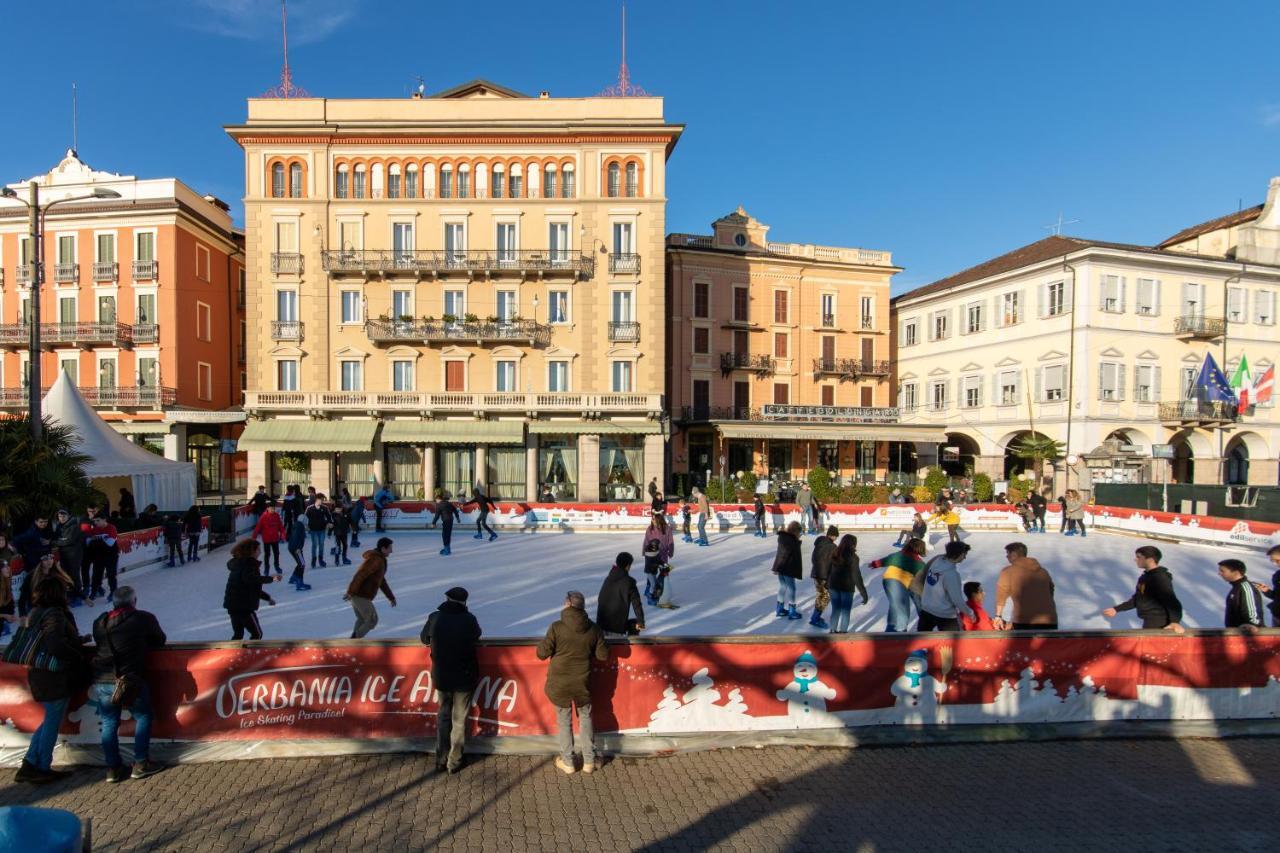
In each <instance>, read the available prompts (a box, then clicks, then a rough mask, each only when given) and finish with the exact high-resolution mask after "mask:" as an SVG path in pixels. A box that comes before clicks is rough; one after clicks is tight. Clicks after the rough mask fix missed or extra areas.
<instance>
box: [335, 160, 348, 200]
mask: <svg viewBox="0 0 1280 853" xmlns="http://www.w3.org/2000/svg"><path fill="white" fill-rule="evenodd" d="M350 194H351V171H350V169H349V167H348V166H347V164H346V163H343V164H342V165H341V166H339V167H338V173H337V174H336V175H334V176H333V195H334V197H335V198H347V196H349V195H350Z"/></svg>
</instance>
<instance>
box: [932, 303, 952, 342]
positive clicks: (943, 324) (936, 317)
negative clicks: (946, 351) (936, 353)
mask: <svg viewBox="0 0 1280 853" xmlns="http://www.w3.org/2000/svg"><path fill="white" fill-rule="evenodd" d="M950 327H951V312H950V311H949V310H946V311H934V312H933V316H932V317H931V318H930V322H929V340H931V341H942V340H946V338H947V336H948V335H950V334H951V328H950Z"/></svg>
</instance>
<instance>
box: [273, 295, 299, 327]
mask: <svg viewBox="0 0 1280 853" xmlns="http://www.w3.org/2000/svg"><path fill="white" fill-rule="evenodd" d="M276 320H278V321H279V322H281V323H296V322H298V291H296V290H277V291H276Z"/></svg>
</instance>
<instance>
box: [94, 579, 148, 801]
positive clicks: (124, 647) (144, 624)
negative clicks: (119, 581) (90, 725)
mask: <svg viewBox="0 0 1280 853" xmlns="http://www.w3.org/2000/svg"><path fill="white" fill-rule="evenodd" d="M111 605H112V609H111V610H109V611H108V612H106V613H103V614H102V615H101V616H99V617H98V618H97V619H95V620H94V621H93V642H94V645H95V646H96V647H97V649H96V652H95V654H94V657H93V686H92V687H90V688H89V701H90V702H92V703H93V704H94V705H95V706H96V707H97V710H98V716H99V717H101V718H102V755H103V758H104V759H105V760H106V763H107V781H108V782H123V781H124V780H125V779H129V778H133V779H145V778H146V777H147V776H150V775H152V774H153V773H156V772H158V771H160V770H161V769H163V768H162V766H161V765H159V764H157V763H156V762H154V761H152V760H151V751H150V746H151V717H152V708H151V685H150V684H149V682H148V680H147V653H148V652H151V651H154V650H155V649H161V648H164V644H165V640H166V638H165V635H164V631H163V630H161V628H160V623H159V622H158V621H157V620H156V617H155V616H153V615H152V614H150V613H148V612H147V611H145V610H139V609H138V597H137V595H136V594H135V593H134V591H133V587H129V586H122V587H120V588H118V589H117V590H116V591H115V592H114V593H113V594H112V595H111ZM117 684H121V685H122V686H123V687H124V689H123V690H122V691H120V692H121V694H122V695H119V696H117V695H116V693H117ZM113 698H115V699H117V700H118V701H112V700H113ZM126 710H127V711H128V712H129V716H130V717H132V718H133V723H134V730H133V763H132V766H131V767H130V766H127V765H125V763H124V762H123V761H122V760H121V758H120V738H119V737H118V736H117V732H118V730H119V728H120V714H121V712H123V711H126Z"/></svg>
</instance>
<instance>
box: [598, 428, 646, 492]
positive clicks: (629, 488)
mask: <svg viewBox="0 0 1280 853" xmlns="http://www.w3.org/2000/svg"><path fill="white" fill-rule="evenodd" d="M643 483H644V438H643V437H642V436H638V435H635V436H630V435H627V436H608V435H602V436H600V497H601V498H602V499H604V500H609V501H636V500H640V496H641V487H642V485H643Z"/></svg>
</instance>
